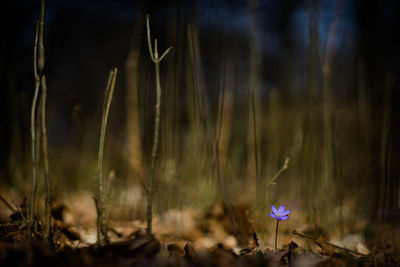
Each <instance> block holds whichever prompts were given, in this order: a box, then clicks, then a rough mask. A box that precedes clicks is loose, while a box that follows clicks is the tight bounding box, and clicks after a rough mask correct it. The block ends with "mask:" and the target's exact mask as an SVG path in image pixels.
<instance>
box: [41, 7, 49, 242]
mask: <svg viewBox="0 0 400 267" xmlns="http://www.w3.org/2000/svg"><path fill="white" fill-rule="evenodd" d="M45 15H46V1H45V0H41V4H40V20H39V49H38V52H39V59H38V67H39V76H40V87H41V89H42V95H41V100H40V101H41V105H42V106H41V130H42V153H43V161H44V178H45V190H46V201H45V216H46V220H45V221H46V223H45V230H44V236H45V237H46V238H49V236H50V229H51V202H52V185H51V180H50V167H49V159H48V145H47V125H46V100H47V83H46V75H45V74H44V73H43V69H44V66H45V55H44V41H43V39H44V21H45Z"/></svg>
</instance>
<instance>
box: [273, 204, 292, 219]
mask: <svg viewBox="0 0 400 267" xmlns="http://www.w3.org/2000/svg"><path fill="white" fill-rule="evenodd" d="M271 209H272V213H271V212H270V213H269V216H271V217H272V218H274V219H276V220H278V221H281V220H287V219H289V216H288V214H289V213H290V210H285V206H283V205H282V206H280V207H279V209H278V210H277V209H276V208H275V206H274V205H272V206H271Z"/></svg>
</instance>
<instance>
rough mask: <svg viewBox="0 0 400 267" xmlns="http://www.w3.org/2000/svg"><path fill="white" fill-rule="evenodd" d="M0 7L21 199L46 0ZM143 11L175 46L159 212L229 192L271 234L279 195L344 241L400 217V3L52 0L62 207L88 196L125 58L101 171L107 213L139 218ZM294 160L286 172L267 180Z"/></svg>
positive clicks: (149, 101) (5, 104)
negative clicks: (105, 106) (37, 40)
mask: <svg viewBox="0 0 400 267" xmlns="http://www.w3.org/2000/svg"><path fill="white" fill-rule="evenodd" d="M0 6H1V10H2V12H1V13H2V16H1V18H0V21H1V23H0V29H1V38H0V87H1V90H0V94H1V98H0V99H1V100H2V101H1V102H2V103H1V105H0V108H1V114H2V116H0V125H1V126H0V129H1V131H0V144H1V150H0V158H1V159H0V184H1V192H2V194H8V195H12V194H14V195H16V196H19V197H20V198H21V199H22V198H23V196H29V190H30V188H31V179H32V178H31V175H32V174H31V156H30V155H31V154H30V153H31V152H30V142H31V141H30V132H29V130H30V128H29V127H30V126H29V123H30V108H31V102H32V98H33V92H34V77H33V44H34V35H35V21H36V19H37V18H38V17H39V14H40V1H38V0H5V1H2V3H1V4H0ZM146 13H149V14H150V25H151V35H152V37H153V38H158V47H159V51H161V52H162V51H164V50H165V49H166V48H168V47H169V46H173V47H174V48H173V50H172V51H171V52H170V53H169V54H168V56H167V57H166V58H165V59H164V60H163V61H162V62H161V65H160V68H161V86H162V101H161V131H160V143H159V153H158V155H157V170H156V180H155V187H156V188H155V190H156V191H155V213H156V214H157V215H159V216H162V215H163V214H165V213H166V212H168V211H170V210H175V209H176V210H179V209H187V208H188V209H194V210H200V211H202V210H208V209H212V207H214V206H215V205H216V204H217V203H221V202H223V203H224V205H225V206H227V207H230V206H231V207H237V208H238V209H240V207H242V208H243V209H244V210H245V214H246V216H247V217H249V218H250V221H251V222H252V227H253V229H254V230H256V231H257V232H259V233H261V235H263V234H265V235H268V232H270V230H269V229H268V227H267V225H271V224H272V225H273V223H272V220H271V218H267V212H269V210H270V205H272V204H275V205H280V204H284V205H285V206H287V207H288V208H289V209H291V210H292V217H291V219H290V220H289V221H288V222H287V224H285V225H284V226H282V227H284V228H283V229H286V230H287V231H289V230H290V229H293V228H300V227H301V226H302V225H303V226H304V225H308V226H312V228H313V229H319V230H318V231H317V232H318V234H321V233H323V232H324V233H327V234H329V233H330V234H332V235H336V236H343V235H346V234H349V233H355V232H363V233H368V231H369V229H375V228H374V227H375V225H378V224H383V223H385V224H389V225H391V224H396V223H397V222H398V219H399V214H400V179H399V169H400V168H399V163H400V158H399V155H400V152H399V149H398V148H399V147H400V146H399V138H396V136H400V128H399V127H400V126H399V125H400V124H399V120H398V118H399V117H398V116H399V114H400V113H399V105H398V101H399V99H400V95H399V80H398V78H399V77H400V76H399V70H400V64H399V63H400V53H399V51H398V48H399V47H400V44H399V41H398V40H397V38H396V36H397V35H398V33H397V34H396V32H398V30H399V1H396V0H392V1H377V0H376V1H361V0H358V1H356V0H354V1H340V0H337V1H330V0H310V1H277V0H221V1H215V0H190V1H182V0H176V1H161V0H160V1H144V0H143V1H140V0H137V1H122V0H114V1H111V0H109V1H106V0H96V1H89V0H87V1H79V0H54V1H47V17H46V26H45V46H46V56H47V65H46V74H47V81H48V119H47V123H48V140H49V153H50V158H49V160H50V171H51V177H52V179H53V181H54V182H53V188H54V192H55V193H54V201H55V202H57V201H69V200H68V199H70V198H71V196H72V195H75V196H76V195H79V194H80V193H82V194H84V192H86V194H88V195H89V196H90V195H91V194H92V195H94V192H95V186H94V181H95V170H96V164H97V151H98V144H99V138H100V125H101V115H102V103H103V98H104V88H105V86H106V82H107V77H108V72H109V71H110V69H111V68H112V67H114V66H115V67H117V68H118V77H117V84H116V89H115V95H114V99H113V103H112V105H111V111H110V117H109V123H108V128H107V134H106V145H105V163H104V164H105V165H104V166H105V168H104V175H105V176H106V177H107V176H109V174H111V175H112V176H115V179H114V182H113V197H112V200H111V201H112V207H113V208H112V215H111V220H114V221H118V220H134V219H139V220H144V219H145V197H146V194H145V191H144V189H143V186H142V183H144V184H146V183H147V177H148V173H149V163H150V151H151V147H152V142H153V131H154V105H155V71H154V65H153V63H152V61H151V60H150V57H149V52H148V47H147V40H146V28H145V26H146V24H145V14H146ZM287 157H290V163H289V168H288V169H287V170H285V171H284V172H283V173H282V174H281V175H280V176H279V178H278V179H277V180H276V181H275V183H274V184H273V185H272V186H270V184H269V183H270V181H271V179H272V178H273V177H274V175H275V174H276V173H277V171H278V170H279V169H280V168H281V167H282V166H283V165H284V162H285V159H287ZM41 165H42V162H40V166H41ZM41 168H42V167H41ZM39 173H40V176H39V181H40V185H39V189H40V190H39V191H40V192H39V194H43V189H42V188H43V186H42V184H43V174H42V173H43V172H42V171H40V172H39ZM10 192H14V193H10ZM90 201H91V200H90ZM74 203H75V204H76V205H78V206H79V205H80V204H82V203H81V202H80V200H79V201H76V202H74ZM82 205H83V204H82ZM228 210H229V209H228ZM94 212H95V211H94V205H93V213H94Z"/></svg>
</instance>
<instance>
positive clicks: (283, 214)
mask: <svg viewBox="0 0 400 267" xmlns="http://www.w3.org/2000/svg"><path fill="white" fill-rule="evenodd" d="M289 213H290V210H285V211H283V212H281V216H286V215H288V214H289Z"/></svg>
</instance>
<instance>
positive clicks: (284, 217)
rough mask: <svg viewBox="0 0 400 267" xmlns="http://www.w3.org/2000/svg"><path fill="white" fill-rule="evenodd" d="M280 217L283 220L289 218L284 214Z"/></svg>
mask: <svg viewBox="0 0 400 267" xmlns="http://www.w3.org/2000/svg"><path fill="white" fill-rule="evenodd" d="M280 219H281V220H287V219H289V216H282V217H280Z"/></svg>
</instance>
